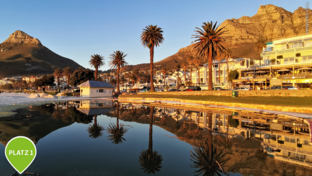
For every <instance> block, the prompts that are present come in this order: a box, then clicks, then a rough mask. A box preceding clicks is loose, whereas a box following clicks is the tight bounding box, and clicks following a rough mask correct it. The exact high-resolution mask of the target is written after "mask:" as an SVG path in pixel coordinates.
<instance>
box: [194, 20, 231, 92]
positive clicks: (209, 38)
mask: <svg viewBox="0 0 312 176" xmlns="http://www.w3.org/2000/svg"><path fill="white" fill-rule="evenodd" d="M201 27H202V29H200V28H198V27H196V30H195V32H196V34H194V35H193V38H194V39H195V40H194V41H193V43H194V44H193V47H194V50H195V52H196V54H197V55H198V56H201V57H208V64H209V74H208V76H209V80H208V90H212V60H213V54H215V55H216V54H219V53H222V52H224V51H225V50H226V48H225V47H224V37H223V36H224V35H223V34H224V32H225V30H224V27H221V28H219V26H218V25H217V22H215V23H213V22H212V21H211V22H207V23H205V22H204V23H203V25H202V26H201Z"/></svg>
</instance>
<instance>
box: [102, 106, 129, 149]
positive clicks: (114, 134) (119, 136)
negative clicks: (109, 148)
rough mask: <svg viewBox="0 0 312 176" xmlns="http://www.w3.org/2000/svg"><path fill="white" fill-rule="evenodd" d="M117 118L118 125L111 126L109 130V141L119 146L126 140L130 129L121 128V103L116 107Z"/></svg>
mask: <svg viewBox="0 0 312 176" xmlns="http://www.w3.org/2000/svg"><path fill="white" fill-rule="evenodd" d="M116 117H117V118H116V125H115V124H110V125H109V126H108V128H107V133H108V134H110V135H109V136H108V137H109V138H108V139H109V140H110V141H112V143H114V144H119V143H122V141H125V140H126V139H125V138H124V137H123V135H124V134H125V133H126V132H127V131H128V128H125V127H124V126H121V127H120V126H119V102H117V106H116Z"/></svg>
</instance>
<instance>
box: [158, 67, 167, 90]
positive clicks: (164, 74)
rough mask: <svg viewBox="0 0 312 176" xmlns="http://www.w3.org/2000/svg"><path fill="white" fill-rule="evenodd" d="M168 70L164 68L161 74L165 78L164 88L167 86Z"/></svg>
mask: <svg viewBox="0 0 312 176" xmlns="http://www.w3.org/2000/svg"><path fill="white" fill-rule="evenodd" d="M167 71H168V69H167V68H166V67H163V68H162V69H161V70H160V72H161V74H162V75H163V76H164V86H166V74H167Z"/></svg>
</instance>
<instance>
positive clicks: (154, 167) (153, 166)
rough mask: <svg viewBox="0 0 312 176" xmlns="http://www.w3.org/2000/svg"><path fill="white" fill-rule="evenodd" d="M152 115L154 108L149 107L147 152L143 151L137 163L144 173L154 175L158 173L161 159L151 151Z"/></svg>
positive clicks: (155, 152) (159, 155) (156, 153)
mask: <svg viewBox="0 0 312 176" xmlns="http://www.w3.org/2000/svg"><path fill="white" fill-rule="evenodd" d="M153 114H154V107H150V128H149V145H148V150H143V151H142V152H141V153H140V156H139V163H140V165H141V169H142V170H143V172H144V173H147V174H151V173H153V174H155V172H158V171H160V169H161V167H162V166H161V162H162V161H163V158H162V156H161V154H158V152H157V151H153Z"/></svg>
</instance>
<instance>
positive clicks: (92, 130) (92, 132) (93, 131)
mask: <svg viewBox="0 0 312 176" xmlns="http://www.w3.org/2000/svg"><path fill="white" fill-rule="evenodd" d="M103 130H104V128H103V127H102V126H101V125H99V124H98V123H97V115H94V123H93V125H90V126H89V128H88V132H89V137H91V138H94V139H96V138H98V137H101V136H102V135H103V133H102V131H103Z"/></svg>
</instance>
